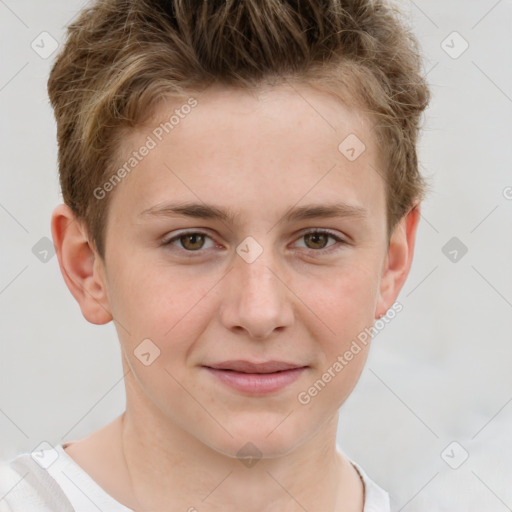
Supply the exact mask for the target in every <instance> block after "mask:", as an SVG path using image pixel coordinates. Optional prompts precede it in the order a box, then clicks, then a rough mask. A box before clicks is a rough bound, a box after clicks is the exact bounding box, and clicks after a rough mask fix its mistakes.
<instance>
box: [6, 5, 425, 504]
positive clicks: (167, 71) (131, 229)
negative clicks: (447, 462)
mask: <svg viewBox="0 0 512 512" xmlns="http://www.w3.org/2000/svg"><path fill="white" fill-rule="evenodd" d="M49 93H50V98H51V101H52V105H53V107H54V109H55V114H56V119H57V126H58V138H59V166H60V179H61V186H62V191H63V197H64V203H65V204H62V205H60V206H58V207H57V208H56V209H55V211H54V213H53V216H52V235H53V239H54V244H55V246H56V249H57V254H58V259H59V265H60V268H61V271H62V274H63V277H64V279H65V282H66V284H67V286H68V287H69V289H70V291H71V293H72V294H73V296H74V298H75V299H76V300H77V302H78V304H79V306H80V308H81V311H82V313H83V315H84V317H85V318H86V319H87V320H88V321H89V322H92V323H94V324H105V323H107V322H110V321H113V322H114V324H115V326H116V329H117V333H118V336H119V341H120V344H121V348H122V354H123V368H124V372H125V386H126V404H127V406H126V411H125V412H124V413H123V414H122V415H121V416H120V417H118V418H116V419H115V420H114V421H112V422H111V423H109V424H108V425H106V426H104V427H103V428H101V429H99V430H97V431H95V432H93V433H92V434H90V435H89V436H88V437H86V438H84V439H80V440H75V441H72V442H67V443H64V444H63V445H58V446H57V447H56V449H55V452H54V453H55V454H56V455H57V457H55V458H56V460H55V461H54V462H52V463H51V464H46V465H45V464H43V465H41V464H40V463H39V464H38V463H37V462H36V461H35V460H36V459H37V457H34V458H31V457H30V455H29V454H21V455H20V456H19V457H17V458H16V459H15V460H13V461H11V464H10V466H6V467H4V468H3V469H2V474H3V477H4V483H3V485H2V489H3V488H6V489H7V491H4V492H3V495H4V497H3V500H1V501H0V510H15V511H17V510H20V511H21V510H23V511H24V512H26V511H28V510H29V509H32V510H57V509H58V510H66V511H68V510H69V511H73V510H75V511H77V512H83V511H85V510H91V506H92V505H91V502H92V504H94V506H96V507H97V508H99V509H100V510H103V511H130V510H132V511H137V512H139V511H169V512H171V511H172V512H175V511H189V512H191V511H199V512H203V511H205V512H206V511H221V510H222V511H230V510H244V511H247V512H252V511H254V512H255V511H258V512H261V511H264V512H271V511H272V512H273V511H280V512H283V511H284V512H292V511H298V510H307V511H336V512H341V511H343V512H356V511H357V512H361V511H365V512H369V511H370V510H372V511H377V510H378V511H387V510H389V497H388V495H387V493H386V492H385V491H384V490H383V489H381V488H380V487H379V486H378V485H377V484H375V483H374V482H373V481H372V480H371V479H370V478H369V477H368V476H367V475H366V473H365V472H364V470H363V469H362V468H361V467H360V466H359V465H358V464H357V463H355V462H354V461H351V460H350V459H349V458H348V457H347V456H346V455H345V454H344V453H343V452H342V451H341V449H340V448H339V447H338V446H337V444H336V431H337V422H338V411H339V409H340V407H341V405H342V404H343V403H344V401H345V400H346V398H347V397H348V396H349V394H350V393H351V391H352V390H353V388H354V386H355V385H356V383H357V380H358V378H359V376H360V374H361V371H362V369H363V367H364V363H365V360H366V357H367V354H368V349H369V345H370V343H369V340H368V339H367V338H368V336H367V335H366V337H365V336H363V335H362V334H364V333H367V332H369V331H370V330H371V328H372V325H373V323H374V322H375V320H376V319H379V318H381V317H383V316H384V315H386V312H387V311H388V310H389V311H392V310H393V309H394V308H395V301H396V299H397V297H398V294H399V292H400V289H401V288H402V286H403V284H404V281H405V279H406V277H407V274H408V272H409V268H410V266H411V261H412V257H413V251H414V241H415V235H416V228H417V225H418V221H419V204H420V202H421V199H422V197H423V194H424V190H425V183H424V181H423V179H422V177H421V176H420V174H419V173H418V165H417V159H416V149H415V145H416V140H417V135H418V130H419V121H420V116H421V113H422V111H423V110H424V109H425V107H426V105H427V103H428V98H429V93H428V88H427V86H426V84H425V82H424V81H423V79H422V78H421V75H420V59H419V57H418V53H417V48H416V43H415V40H414V38H413V37H412V36H411V35H410V33H409V32H408V31H407V29H406V28H405V27H404V26H403V25H402V23H401V21H400V19H399V17H398V14H397V13H395V12H394V11H393V10H392V8H391V7H389V6H387V5H384V4H383V3H382V2H380V1H374V2H372V1H368V0H364V1H363V0H355V1H343V0H340V1H339V2H329V3H324V2H320V1H318V0H308V1H303V2H300V3H297V5H295V4H293V3H288V2H286V1H284V0H276V1H269V2H257V1H255V0H252V1H249V0H244V1H236V2H235V1H224V2H217V1H213V0H212V1H210V0H208V1H204V2H203V1H201V2H197V3H196V2H183V1H180V0H174V1H172V0H169V1H163V0H162V1H153V2H149V1H143V0H133V1H121V0H106V1H98V2H96V3H93V4H92V6H90V7H88V8H87V9H86V10H84V11H83V13H82V14H81V16H80V17H79V18H78V19H77V20H76V21H75V22H74V23H73V25H72V26H71V27H70V29H69V36H68V40H67V43H66V45H65V47H64V48H63V50H62V52H61V54H60V55H59V57H58V59H57V62H56V64H55V66H54V68H53V70H52V73H51V76H50V80H49ZM370 446H371V444H370ZM48 452H50V450H49V451H48ZM50 455H53V453H52V454H50V453H41V454H39V456H40V458H41V459H42V460H44V459H45V457H47V456H48V457H49V456H50ZM41 466H43V467H41ZM24 474H25V475H28V476H27V477H26V478H25V479H24V480H23V481H22V482H21V483H20V479H21V478H22V477H23V475H24ZM8 483H10V485H11V487H12V486H14V488H13V489H12V490H9V489H10V488H9V487H8ZM18 484H19V485H18ZM6 493H7V494H6ZM5 494H6V495H5ZM2 507H3V508H2Z"/></svg>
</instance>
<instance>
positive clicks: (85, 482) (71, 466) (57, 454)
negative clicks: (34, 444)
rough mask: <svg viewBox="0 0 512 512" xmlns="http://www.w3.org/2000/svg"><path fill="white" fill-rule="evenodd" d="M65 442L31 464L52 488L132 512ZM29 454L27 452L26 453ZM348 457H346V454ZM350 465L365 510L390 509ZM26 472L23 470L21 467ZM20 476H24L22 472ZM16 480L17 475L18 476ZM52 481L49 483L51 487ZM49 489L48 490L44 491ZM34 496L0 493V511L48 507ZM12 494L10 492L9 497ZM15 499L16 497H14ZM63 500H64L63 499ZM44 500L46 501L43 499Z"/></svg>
mask: <svg viewBox="0 0 512 512" xmlns="http://www.w3.org/2000/svg"><path fill="white" fill-rule="evenodd" d="M64 446H65V444H64V445H57V446H56V447H55V449H53V448H50V449H48V450H41V452H40V453H39V454H38V456H37V458H38V459H39V464H36V462H34V464H35V465H36V466H37V470H38V471H40V466H41V465H42V466H43V471H44V472H46V473H47V474H48V475H49V476H50V477H51V478H52V479H53V481H54V482H55V484H56V485H55V486H54V488H60V490H61V491H62V492H63V493H64V495H65V496H66V497H67V500H68V501H69V504H71V506H72V508H73V509H74V511H75V512H91V510H101V511H102V512H133V510H132V509H129V508H127V507H125V506H124V505H122V504H121V503H119V502H118V501H116V500H115V499H114V498H113V497H112V496H110V495H109V494H107V493H106V492H105V491H104V490H103V489H102V488H101V487H100V486H99V485H98V484H97V483H96V482H95V481H94V480H93V479H92V478H91V477H90V476H89V474H88V473H86V472H85V471H84V470H83V469H82V468H81V467H80V466H79V465H78V464H77V463H76V462H75V461H74V460H73V459H72V458H71V457H70V456H69V455H68V454H67V452H66V451H65V450H64ZM338 451H339V452H340V453H342V454H343V452H342V451H341V449H340V447H339V446H338ZM26 455H27V454H24V455H21V456H18V457H23V456H25V459H26V460H27V461H28V462H29V463H30V464H31V463H32V461H31V460H30V461H29V459H27V458H26ZM343 455H344V456H345V457H346V455H345V454H343ZM28 457H30V454H29V455H28ZM347 458H348V457H347ZM34 460H35V459H34ZM348 460H349V461H350V462H351V463H352V465H353V466H354V467H355V469H356V470H357V472H358V473H359V475H360V476H361V479H362V481H363V484H364V490H365V501H364V512H390V503H389V495H388V493H387V492H386V491H384V490H383V489H381V488H380V487H379V486H378V485H377V484H376V483H374V482H373V481H372V480H370V478H369V477H368V475H367V474H366V473H365V472H364V471H363V469H362V468H361V467H360V466H359V465H358V464H356V463H355V462H353V461H352V460H350V459H348ZM34 467H35V466H34ZM23 472H25V470H23ZM21 476H23V475H21ZM18 480H19V478H18ZM12 481H14V479H12ZM53 481H51V484H52V486H53V483H54V482H53ZM17 486H18V484H17V483H16V484H14V487H13V488H12V489H10V490H9V492H7V495H6V494H5V491H4V496H5V498H6V499H5V501H6V502H7V504H9V503H10V501H9V494H12V492H13V491H14V492H15V493H16V492H21V491H20V489H18V490H17V491H15V488H16V487H17ZM45 488H46V489H47V488H48V482H46V484H45ZM46 492H48V490H47V491H46ZM32 495H33V496H34V497H33V499H32V501H30V503H29V504H28V505H27V503H26V502H25V503H24V507H27V506H29V507H30V511H29V510H27V509H26V508H25V509H24V510H21V509H18V508H11V507H12V505H11V507H7V508H4V507H5V506H6V505H5V504H4V507H3V506H2V498H3V497H4V496H2V495H1V494H0V512H3V511H4V510H5V511H6V512H7V511H8V512H11V511H12V512H32V511H33V512H36V511H39V510H47V509H46V508H44V507H43V506H42V505H41V508H38V503H42V501H38V499H37V498H38V497H37V492H35V493H34V492H32ZM14 496H15V494H14V495H12V496H11V499H12V498H13V497H14ZM14 501H15V500H14ZM64 501H66V500H64ZM45 503H46V502H45ZM69 504H67V506H68V508H67V509H66V508H65V507H63V509H66V510H68V509H69Z"/></svg>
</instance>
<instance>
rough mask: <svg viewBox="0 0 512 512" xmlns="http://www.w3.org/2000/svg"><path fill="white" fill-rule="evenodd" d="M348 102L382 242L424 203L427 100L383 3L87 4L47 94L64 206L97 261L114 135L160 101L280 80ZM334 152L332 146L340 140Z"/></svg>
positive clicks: (406, 36) (187, 0) (129, 0)
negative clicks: (365, 153) (369, 151)
mask: <svg viewBox="0 0 512 512" xmlns="http://www.w3.org/2000/svg"><path fill="white" fill-rule="evenodd" d="M288 79H289V80H292V81H295V82H296V83H303V84H308V85H312V86H314V85H316V86H320V87H322V88H324V89H327V90H329V91H332V92H334V93H335V94H336V95H337V96H338V97H340V98H345V99H347V100H348V99H352V101H353V102H356V105H358V106H359V108H362V109H363V110H364V111H366V112H367V113H369V114H371V115H372V117H373V118H374V120H375V133H376V141H377V143H378V147H379V149H380V154H381V156H382V158H381V160H382V167H383V169H384V170H383V172H382V173H381V175H382V177H383V178H384V180H385V183H386V200H387V225H388V239H389V236H390V234H391V232H392V230H393V228H394V227H395V225H396V223H397V222H398V221H399V220H400V219H401V218H402V217H403V215H404V214H406V213H407V211H408V210H409V209H410V208H411V207H413V206H414V205H415V204H416V203H417V202H419V201H421V199H423V196H424V194H425V191H426V188H427V184H426V181H425V179H424V178H423V177H422V176H421V174H420V173H419V170H418V160H417V154H416V143H417V137H418V132H419V128H420V126H419V125H420V118H421V113H422V112H423V110H424V109H425V108H426V106H427V104H428V102H429V99H430V92H429V89H428V86H427V83H426V81H425V79H424V78H423V76H422V74H421V58H420V52H419V46H418V42H417V40H416V39H415V37H414V36H413V35H412V33H411V31H410V29H409V28H408V27H407V25H406V24H405V23H404V22H403V20H402V19H401V14H400V12H399V11H398V10H397V9H396V7H394V6H392V5H388V4H386V3H385V0H374V1H372V0H97V1H95V2H94V3H93V4H92V5H91V6H90V7H88V8H87V9H85V10H83V11H82V12H81V13H80V15H79V16H78V18H77V19H76V20H75V21H74V22H73V23H72V24H71V25H70V26H69V27H68V37H67V41H66V43H65V45H64V46H63V48H62V50H61V52H60V53H59V55H58V57H57V60H56V62H55V64H54V66H53V68H52V71H51V74H50V77H49V80H48V92H49V96H50V100H51V104H52V106H53V108H54V111H55V117H56V120H57V134H58V144H59V173H60V185H61V188H62V194H63V199H64V202H65V203H66V204H67V205H68V206H69V207H70V208H71V209H72V210H73V211H74V213H75V215H76V217H77V218H78V219H79V220H80V221H82V222H83V223H84V225H85V227H86V229H87V231H88V235H89V237H90V239H91V240H92V241H93V242H94V244H95V246H96V248H97V251H98V253H99V255H100V256H101V257H102V258H104V257H105V251H104V248H105V238H104V236H105V226H106V224H107V215H108V204H109V197H106V198H105V199H98V198H97V197H96V196H95V194H94V193H93V191H94V190H95V189H96V188H97V187H98V186H100V185H101V184H102V183H105V181H106V180H107V179H108V176H109V175H112V172H113V170H114V168H115V163H116V151H117V149H118V147H119V144H120V140H121V137H120V134H121V133H122V132H123V130H125V129H129V128H130V127H134V126H137V125H138V124H140V123H141V122H142V121H143V119H144V117H145V116H147V113H148V112H149V111H150V110H151V107H153V106H154V105H156V103H157V102H158V100H161V99H163V98H164V97H186V96H187V95H190V94H193V93H194V92H198V91H201V90H204V89H205V88H206V87H207V86H208V85H210V84H212V83H214V82H216V83H219V84H221V85H223V86H225V87H242V88H246V89H256V88H258V87H261V86H263V85H265V84H266V85H268V84H276V83H279V81H283V80H288ZM340 142H341V141H340Z"/></svg>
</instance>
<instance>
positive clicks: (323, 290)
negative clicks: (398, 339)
mask: <svg viewBox="0 0 512 512" xmlns="http://www.w3.org/2000/svg"><path fill="white" fill-rule="evenodd" d="M378 283H379V278H378V273H377V272H376V266H375V264H374V263H373V262H370V261H368V262H367V263H366V264H365V262H364V261H363V260H361V261H360V262H359V263H358V264H347V265H344V266H343V267H340V268H339V269H333V270H332V271H329V274H328V275H326V276H325V277H324V278H323V279H317V280H315V279H308V280H307V282H304V283H303V286H304V289H305V290H308V291H307V294H306V295H305V297H306V298H307V300H306V301H305V302H306V303H307V305H308V306H309V307H310V308H311V310H312V311H313V312H314V313H315V315H314V316H313V318H316V319H317V323H318V324H323V327H324V328H325V327H328V328H329V329H327V331H328V332H329V333H330V334H331V335H332V339H333V340H334V342H333V343H334V344H335V345H337V344H339V343H343V342H347V340H348V339H349V338H351V337H352V336H355V335H357V333H358V332H359V331H360V330H363V329H364V328H365V327H368V325H369V324H371V323H372V322H373V314H374V311H375V304H376V301H377V296H378V293H377V292H378ZM313 325H314V322H313ZM319 326H320V325H319Z"/></svg>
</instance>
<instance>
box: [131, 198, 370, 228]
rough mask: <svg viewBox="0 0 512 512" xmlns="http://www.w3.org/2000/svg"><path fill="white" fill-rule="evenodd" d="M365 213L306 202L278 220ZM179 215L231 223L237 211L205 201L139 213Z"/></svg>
mask: <svg viewBox="0 0 512 512" xmlns="http://www.w3.org/2000/svg"><path fill="white" fill-rule="evenodd" d="M367 214H368V211H367V210H366V209H365V208H363V207H361V206H356V205H350V204H346V203H333V204H308V205H304V206H299V207H292V208H290V210H288V212H286V213H285V214H284V216H283V217H282V219H281V220H280V222H283V221H285V222H292V221H298V220H307V219H317V218H329V217H330V218H332V217H353V218H366V217H367ZM180 215H182V216H186V217H193V218H197V219H210V220H219V221H223V222H228V223H231V224H233V223H234V221H235V218H236V217H237V212H234V211H233V210H230V209H224V208H220V207H218V206H214V205H208V204H205V203H163V204H158V205H155V206H152V207H151V208H147V209H146V210H143V211H142V212H140V213H139V217H146V216H150V217H176V216H180Z"/></svg>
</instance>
